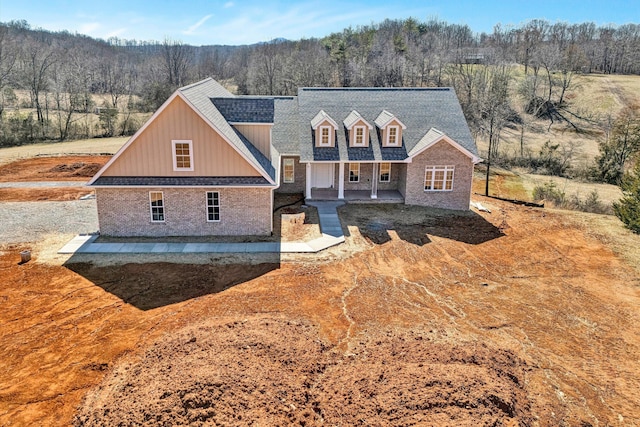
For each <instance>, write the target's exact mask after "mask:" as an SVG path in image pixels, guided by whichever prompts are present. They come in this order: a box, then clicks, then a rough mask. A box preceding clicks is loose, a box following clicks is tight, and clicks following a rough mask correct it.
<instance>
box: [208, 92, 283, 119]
mask: <svg viewBox="0 0 640 427" xmlns="http://www.w3.org/2000/svg"><path fill="white" fill-rule="evenodd" d="M211 102H213V105H215V106H216V108H217V109H218V111H220V113H221V114H222V115H223V116H224V118H225V119H226V120H227V121H228V122H231V123H273V112H274V111H273V104H274V103H273V98H254V97H237V98H211Z"/></svg>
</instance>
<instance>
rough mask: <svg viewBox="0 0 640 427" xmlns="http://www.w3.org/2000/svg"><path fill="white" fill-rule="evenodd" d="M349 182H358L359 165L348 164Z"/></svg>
mask: <svg viewBox="0 0 640 427" xmlns="http://www.w3.org/2000/svg"><path fill="white" fill-rule="evenodd" d="M349 182H360V163H349Z"/></svg>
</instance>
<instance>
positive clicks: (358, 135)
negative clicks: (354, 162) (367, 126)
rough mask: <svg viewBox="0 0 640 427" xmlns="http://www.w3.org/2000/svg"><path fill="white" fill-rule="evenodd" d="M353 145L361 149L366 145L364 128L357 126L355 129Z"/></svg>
mask: <svg viewBox="0 0 640 427" xmlns="http://www.w3.org/2000/svg"><path fill="white" fill-rule="evenodd" d="M353 135H354V138H353V145H354V146H359V147H363V146H365V145H367V144H366V142H365V140H364V126H356V127H355V128H354V129H353Z"/></svg>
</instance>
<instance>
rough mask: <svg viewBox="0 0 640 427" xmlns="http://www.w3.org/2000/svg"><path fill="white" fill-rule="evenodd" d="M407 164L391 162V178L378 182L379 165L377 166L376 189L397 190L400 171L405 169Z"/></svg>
mask: <svg viewBox="0 0 640 427" xmlns="http://www.w3.org/2000/svg"><path fill="white" fill-rule="evenodd" d="M406 168H407V165H406V164H404V163H391V180H390V181H389V182H380V167H379V166H378V176H377V177H376V179H377V180H378V190H397V189H398V187H399V183H400V176H401V171H402V170H406Z"/></svg>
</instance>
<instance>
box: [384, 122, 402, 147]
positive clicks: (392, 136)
mask: <svg viewBox="0 0 640 427" xmlns="http://www.w3.org/2000/svg"><path fill="white" fill-rule="evenodd" d="M399 141H400V140H399V138H398V126H389V127H388V128H387V145H398V142H399Z"/></svg>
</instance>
